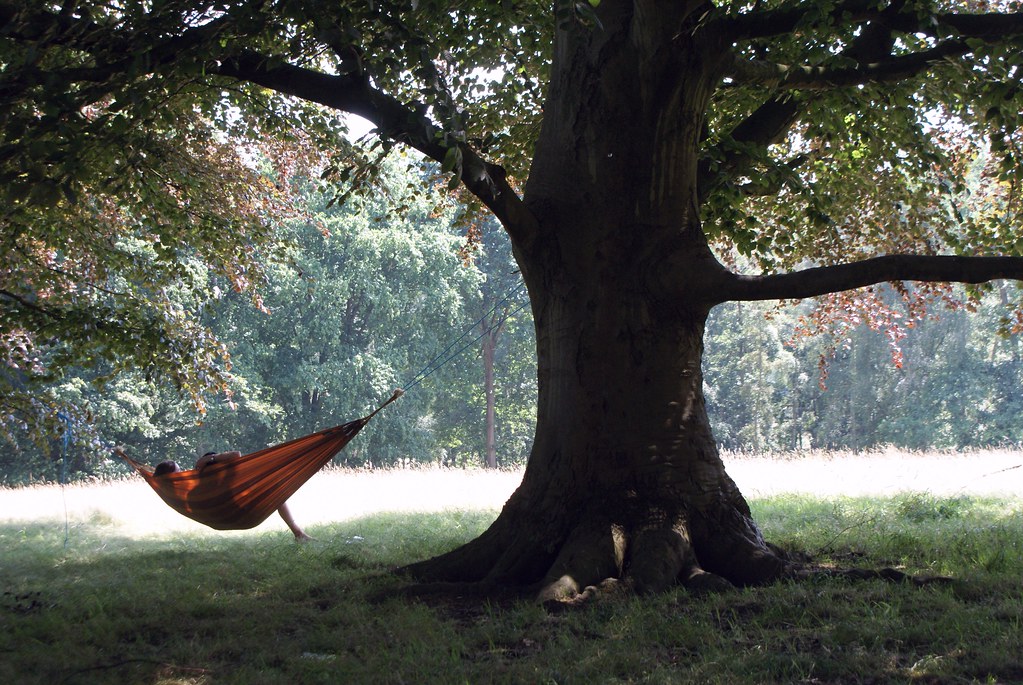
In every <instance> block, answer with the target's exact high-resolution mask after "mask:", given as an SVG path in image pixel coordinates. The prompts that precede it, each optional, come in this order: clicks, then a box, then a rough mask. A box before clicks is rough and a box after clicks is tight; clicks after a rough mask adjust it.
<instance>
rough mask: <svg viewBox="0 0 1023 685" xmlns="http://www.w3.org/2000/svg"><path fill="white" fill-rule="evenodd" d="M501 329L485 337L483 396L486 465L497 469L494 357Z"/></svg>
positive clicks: (492, 330) (491, 330) (490, 331)
mask: <svg viewBox="0 0 1023 685" xmlns="http://www.w3.org/2000/svg"><path fill="white" fill-rule="evenodd" d="M499 335H500V327H496V328H493V327H492V328H491V329H490V330H489V331H487V332H486V333H485V334H484V335H483V394H484V396H485V398H486V465H487V467H488V468H491V469H496V468H497V441H496V437H495V436H496V432H497V431H496V423H497V398H496V393H495V390H494V356H495V352H496V350H497V338H498V336H499Z"/></svg>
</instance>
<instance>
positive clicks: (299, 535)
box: [295, 533, 313, 542]
mask: <svg viewBox="0 0 1023 685" xmlns="http://www.w3.org/2000/svg"><path fill="white" fill-rule="evenodd" d="M312 539H313V538H312V537H310V536H309V535H306V534H305V533H296V534H295V542H308V541H309V540H312Z"/></svg>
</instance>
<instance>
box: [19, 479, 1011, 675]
mask: <svg viewBox="0 0 1023 685" xmlns="http://www.w3.org/2000/svg"><path fill="white" fill-rule="evenodd" d="M752 504H753V507H754V509H755V510H756V513H757V516H758V519H759V520H760V521H761V523H762V525H763V527H764V529H765V532H766V534H767V535H768V537H769V538H771V539H772V540H776V541H779V542H781V543H782V544H783V545H785V546H786V547H789V548H792V549H797V550H803V551H809V552H813V551H816V552H819V553H820V554H821V555H822V556H823V557H825V558H831V559H833V560H836V561H837V562H843V563H846V564H848V563H849V562H850V560H858V559H862V560H863V564H864V565H878V564H882V563H883V564H890V565H897V566H899V567H901V568H905V569H906V570H907V571H910V572H942V573H947V574H948V575H954V576H958V577H965V576H969V577H970V580H969V582H968V583H967V584H966V587H967V588H968V590H967V591H966V592H961V591H958V590H957V591H952V590H949V589H945V588H923V589H921V588H914V587H907V586H903V585H892V584H888V583H882V582H864V583H850V582H848V581H842V580H815V581H812V582H807V583H781V584H778V585H774V586H770V587H766V588H754V589H749V590H735V591H734V592H729V593H725V594H721V595H711V596H705V597H695V596H692V595H689V594H687V593H686V592H685V591H684V590H681V589H680V590H677V591H673V592H669V593H665V594H664V595H661V596H656V597H646V598H635V597H621V598H616V599H613V600H611V601H607V602H597V603H595V604H593V605H592V606H590V607H586V608H584V609H583V610H580V611H578V612H569V613H564V614H557V615H554V614H548V613H547V612H545V611H544V610H543V609H542V607H540V606H538V605H535V604H533V603H529V602H520V603H514V604H510V605H501V606H495V605H492V604H488V603H487V602H486V601H482V600H479V599H478V598H472V599H471V600H466V601H463V602H458V601H447V602H431V603H430V604H425V603H423V602H418V601H411V600H409V599H407V598H405V597H403V596H402V594H401V592H400V590H401V589H402V587H403V582H404V581H403V579H401V578H399V577H396V576H394V575H392V574H391V573H390V569H392V568H394V567H396V566H399V565H402V564H406V563H409V562H411V561H414V560H416V559H421V558H425V557H429V556H432V555H434V554H438V553H441V552H443V551H446V550H447V549H450V548H451V547H453V546H455V545H458V544H460V543H462V542H465V541H468V540H470V539H472V538H473V537H475V536H476V535H478V534H479V533H480V532H482V531H483V530H484V529H485V528H486V527H487V525H489V523H490V522H491V521H492V520H493V518H494V516H495V512H473V511H470V512H465V511H447V512H432V513H418V514H417V513H404V512H402V513H390V514H380V515H374V516H368V517H365V518H362V519H357V520H351V521H345V522H341V523H336V524H330V525H321V526H313V527H310V530H309V532H310V533H311V534H312V535H313V536H314V537H315V538H316V540H314V541H313V542H311V543H307V544H298V543H295V542H294V541H293V539H292V538H291V536H290V534H288V533H287V532H285V531H272V532H260V531H258V530H257V531H253V532H249V533H241V534H231V535H219V534H216V533H203V534H189V535H175V536H169V537H162V538H159V537H147V538H141V539H139V538H134V537H131V536H128V535H125V534H123V532H121V531H119V530H118V527H117V525H116V523H115V522H111V521H101V520H94V521H87V522H84V523H80V524H76V526H75V527H72V528H70V529H69V530H68V531H67V535H65V529H64V523H63V521H42V522H39V521H36V522H13V523H8V524H3V525H0V549H2V550H3V558H2V560H0V592H2V593H3V594H2V596H0V682H5V683H6V682H11V683H27V684H31V683H46V685H55V684H57V683H193V684H196V685H199V684H206V683H218V684H219V683H278V682H279V683H297V682H301V683H315V682H325V683H337V682H373V683H390V682H394V683H397V682H417V683H433V682H437V683H449V682H493V683H502V682H507V683H518V682H551V683H553V682H557V683H627V682H628V683H637V682H651V683H653V682H677V683H687V682H693V683H696V682H699V683H771V682H786V683H827V682H836V683H837V682H842V683H846V682H849V683H856V682H910V681H918V682H935V683H937V682H971V681H979V682H984V681H991V682H1018V681H1020V680H1023V669H1021V667H1020V665H1019V663H1018V659H1017V658H1016V656H1015V655H1018V654H1020V653H1023V618H1021V615H1020V612H1019V607H1020V606H1021V605H1023V590H1021V588H1020V584H1019V581H1018V579H1019V577H1020V573H1021V572H1023V558H1021V555H1023V518H1021V516H1023V515H1021V513H1020V511H1021V504H1020V502H1018V501H1011V502H1006V501H1003V500H982V499H970V500H961V499H958V500H954V499H948V500H933V501H931V500H926V501H916V500H912V499H907V498H902V499H900V498H894V499H862V498H861V499H839V500H832V501H824V500H816V499H813V498H787V497H786V498H782V497H779V498H771V499H767V500H760V501H754V502H753V503H752ZM65 537H66V542H65ZM995 558H997V559H998V561H997V562H992V561H991V560H992V559H995ZM985 559H986V560H988V562H989V563H985V561H984V560H985ZM381 598H383V599H381Z"/></svg>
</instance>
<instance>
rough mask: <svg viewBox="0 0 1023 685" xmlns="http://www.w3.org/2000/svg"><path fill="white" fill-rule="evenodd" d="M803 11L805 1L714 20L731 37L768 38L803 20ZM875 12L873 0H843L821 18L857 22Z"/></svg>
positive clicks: (785, 31) (792, 27)
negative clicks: (844, 0) (843, 0)
mask: <svg viewBox="0 0 1023 685" xmlns="http://www.w3.org/2000/svg"><path fill="white" fill-rule="evenodd" d="M806 12H807V8H806V3H803V2H793V3H790V4H788V5H785V6H782V7H778V8H775V9H771V10H763V11H759V12H749V13H746V14H741V15H738V16H729V17H724V18H722V19H720V20H718V21H717V22H715V24H716V25H717V26H718V27H719V28H720V30H723V31H724V32H725V33H726V34H727V35H728V36H729V37H730V38H731V39H732V40H736V41H742V40H751V39H754V38H770V37H772V36H779V35H782V34H786V33H792V32H793V31H794V30H795V29H796V28H797V27H799V26H800V24H801V23H802V22H803V18H804V17H805V16H806ZM878 14H880V11H879V9H878V6H877V0H847V1H846V2H840V3H838V4H837V5H835V6H834V7H833V8H832V10H831V12H829V13H828V14H827V15H825V16H822V18H821V19H822V21H825V22H827V23H830V24H834V23H842V22H845V23H847V22H850V21H853V22H859V21H864V20H867V19H870V18H871V17H875V16H877V15H878Z"/></svg>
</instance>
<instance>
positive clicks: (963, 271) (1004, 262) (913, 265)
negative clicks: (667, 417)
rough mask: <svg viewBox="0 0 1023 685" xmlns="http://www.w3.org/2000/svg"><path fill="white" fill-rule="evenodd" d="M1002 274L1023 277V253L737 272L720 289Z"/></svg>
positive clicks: (782, 295)
mask: <svg viewBox="0 0 1023 685" xmlns="http://www.w3.org/2000/svg"><path fill="white" fill-rule="evenodd" d="M1001 278H1008V279H1013V280H1023V257H952V256H929V255H887V256H884V257H875V258H873V259H866V260H863V261H860V262H852V263H850V264H838V265H835V266H822V267H817V268H813V269H806V270H804V271H796V272H792V273H787V274H777V275H767V276H742V275H736V274H732V275H731V276H730V277H729V278H728V279H727V282H726V283H723V284H722V285H721V287H720V288H719V297H720V299H719V302H729V301H735V300H740V301H752V300H795V299H802V298H805V297H816V296H818V295H827V294H829V293H837V292H842V291H845V290H853V289H855V288H862V287H865V286H869V285H876V284H878V283H886V282H889V281H926V282H932V283H934V282H942V283H986V282H987V281H993V280H997V279H1001Z"/></svg>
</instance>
